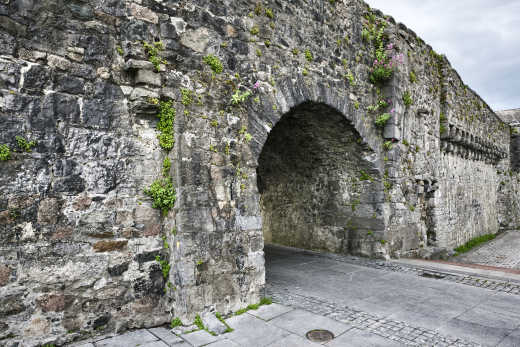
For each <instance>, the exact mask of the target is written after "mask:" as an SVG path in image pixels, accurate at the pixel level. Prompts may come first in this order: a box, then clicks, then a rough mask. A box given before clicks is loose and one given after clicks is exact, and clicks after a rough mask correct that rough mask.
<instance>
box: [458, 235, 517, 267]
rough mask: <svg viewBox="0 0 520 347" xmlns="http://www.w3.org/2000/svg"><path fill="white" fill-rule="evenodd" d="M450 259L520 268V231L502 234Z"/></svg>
mask: <svg viewBox="0 0 520 347" xmlns="http://www.w3.org/2000/svg"><path fill="white" fill-rule="evenodd" d="M450 260H452V261H456V262H461V263H470V264H481V265H488V266H495V267H504V268H509V269H517V270H520V231H509V232H505V233H503V234H500V235H498V236H497V238H496V239H494V240H491V241H489V242H486V243H485V244H483V245H481V246H479V247H477V248H475V249H472V250H471V251H469V252H468V253H465V254H462V255H459V256H457V257H454V258H453V259H450Z"/></svg>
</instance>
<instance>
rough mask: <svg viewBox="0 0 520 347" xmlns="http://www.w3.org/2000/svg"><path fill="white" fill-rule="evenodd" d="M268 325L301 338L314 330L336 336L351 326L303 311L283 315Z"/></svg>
mask: <svg viewBox="0 0 520 347" xmlns="http://www.w3.org/2000/svg"><path fill="white" fill-rule="evenodd" d="M270 323H271V324H273V325H276V326H277V327H280V328H282V329H285V330H287V331H290V332H292V333H295V334H297V335H300V336H301V337H305V334H306V333H307V332H309V331H310V330H314V329H326V330H329V331H330V332H332V333H333V334H334V336H338V335H340V334H342V333H344V332H345V331H347V330H349V329H350V328H352V326H351V325H347V324H343V323H340V322H338V321H335V320H333V319H331V318H327V317H323V316H320V315H317V314H314V313H310V312H307V311H304V310H294V311H291V312H288V313H285V314H283V315H281V316H278V317H277V318H275V319H273V320H271V321H270Z"/></svg>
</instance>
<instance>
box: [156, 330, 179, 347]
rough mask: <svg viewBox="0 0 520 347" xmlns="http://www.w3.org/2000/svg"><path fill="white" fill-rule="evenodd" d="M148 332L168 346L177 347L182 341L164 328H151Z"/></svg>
mask: <svg viewBox="0 0 520 347" xmlns="http://www.w3.org/2000/svg"><path fill="white" fill-rule="evenodd" d="M148 331H149V332H151V333H152V334H154V335H155V336H157V337H158V338H160V339H161V341H163V342H165V343H166V344H167V345H169V346H173V345H175V346H178V345H179V344H180V343H181V342H183V341H184V340H183V339H181V338H180V337H178V336H177V335H175V334H174V333H172V331H171V329H169V328H165V327H158V328H151V329H148Z"/></svg>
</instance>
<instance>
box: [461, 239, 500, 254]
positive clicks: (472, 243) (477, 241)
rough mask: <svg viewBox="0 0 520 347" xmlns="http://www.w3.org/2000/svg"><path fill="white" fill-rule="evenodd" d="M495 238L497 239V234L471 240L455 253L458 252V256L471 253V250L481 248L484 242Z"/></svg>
mask: <svg viewBox="0 0 520 347" xmlns="http://www.w3.org/2000/svg"><path fill="white" fill-rule="evenodd" d="M495 237H497V235H496V234H486V235H482V236H479V237H475V238H474V239H471V240H469V241H468V242H466V243H465V244H463V245H462V246H459V247H457V248H455V252H457V255H458V254H462V253H466V252H469V251H470V250H471V249H473V248H475V247H477V246H479V245H480V244H482V243H484V242H488V241H491V240H493V239H494V238H495Z"/></svg>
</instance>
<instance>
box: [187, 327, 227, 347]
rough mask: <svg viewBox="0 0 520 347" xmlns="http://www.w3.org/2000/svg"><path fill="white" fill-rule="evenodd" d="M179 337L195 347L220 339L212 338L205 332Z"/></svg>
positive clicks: (219, 337)
mask: <svg viewBox="0 0 520 347" xmlns="http://www.w3.org/2000/svg"><path fill="white" fill-rule="evenodd" d="M181 337H182V338H183V339H184V340H186V341H187V342H188V343H190V344H192V345H193V346H195V347H199V346H204V345H207V344H210V343H212V342H215V341H218V340H221V339H222V337H221V336H213V335H211V334H210V333H208V332H207V331H205V330H199V331H195V332H193V333H189V334H183V335H181Z"/></svg>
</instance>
